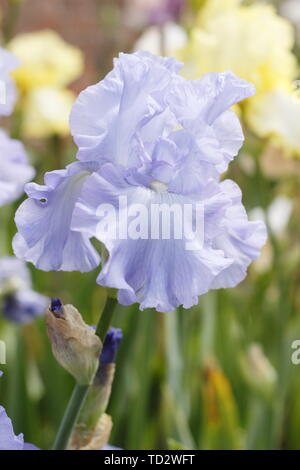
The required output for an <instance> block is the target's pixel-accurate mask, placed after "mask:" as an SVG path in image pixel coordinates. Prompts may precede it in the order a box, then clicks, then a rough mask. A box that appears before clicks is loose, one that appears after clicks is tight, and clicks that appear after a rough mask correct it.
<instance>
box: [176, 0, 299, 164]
mask: <svg viewBox="0 0 300 470" xmlns="http://www.w3.org/2000/svg"><path fill="white" fill-rule="evenodd" d="M293 46H294V31H293V28H292V25H291V24H290V23H289V22H288V21H287V20H286V19H284V18H282V17H280V16H279V15H278V14H277V13H276V10H275V9H274V8H273V7H272V6H270V5H263V4H260V3H257V4H252V5H244V4H242V3H241V2H240V1H239V0H224V1H222V2H220V1H219V0H207V1H206V3H205V5H204V8H202V10H201V11H200V13H199V16H198V18H197V21H196V24H195V27H194V28H193V29H192V31H191V35H190V40H189V42H188V44H187V46H186V47H184V48H182V49H181V50H179V51H178V53H177V54H176V55H177V57H178V58H179V59H181V60H183V61H184V62H185V68H184V74H185V76H187V77H189V78H199V77H200V76H201V75H203V74H204V73H206V72H220V71H224V70H231V71H233V72H235V73H236V74H237V75H239V76H240V77H242V78H244V79H246V80H248V81H250V82H252V83H253V84H254V85H255V87H256V89H257V95H256V96H254V97H252V98H250V99H248V100H246V101H245V102H244V103H243V105H242V107H243V109H244V110H245V116H246V122H247V124H248V125H249V127H250V128H251V129H252V130H253V131H254V132H255V133H256V134H257V135H258V136H260V137H263V138H265V137H266V138H269V139H270V141H271V142H273V143H274V144H276V145H277V146H279V147H281V148H283V149H284V150H285V153H286V154H287V155H290V154H293V155H295V154H296V155H300V98H297V96H296V92H295V90H293V89H292V83H294V81H295V79H296V78H297V74H298V66H297V61H296V57H295V56H294V54H293V52H292V48H293Z"/></svg>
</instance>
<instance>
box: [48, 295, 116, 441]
mask: <svg viewBox="0 0 300 470" xmlns="http://www.w3.org/2000/svg"><path fill="white" fill-rule="evenodd" d="M116 305H117V300H116V299H111V298H109V297H108V298H107V301H106V304H105V306H104V310H103V312H102V315H101V317H100V320H99V323H98V326H97V330H96V334H97V336H99V338H100V339H101V341H102V343H103V341H104V338H105V336H106V333H107V331H108V329H109V327H110V324H111V320H112V317H113V314H114V311H115V307H116ZM89 389H90V385H80V384H76V385H75V387H74V390H73V393H72V396H71V398H70V401H69V403H68V406H67V408H66V411H65V414H64V416H63V419H62V421H61V424H60V427H59V429H58V432H57V435H56V438H55V441H54V444H53V447H52V449H53V450H64V449H66V447H67V445H68V442H69V439H70V436H71V434H72V431H73V428H74V426H75V424H76V422H77V419H78V416H79V413H80V410H81V408H82V406H83V404H84V402H85V399H86V396H87V394H88V391H89Z"/></svg>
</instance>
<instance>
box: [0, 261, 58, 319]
mask: <svg viewBox="0 0 300 470" xmlns="http://www.w3.org/2000/svg"><path fill="white" fill-rule="evenodd" d="M48 305H49V299H48V298H47V297H45V296H43V295H41V294H38V293H37V292H35V291H34V290H32V285H31V276H30V272H29V270H28V268H27V266H26V265H25V263H24V262H23V261H21V260H18V259H17V258H14V257H9V256H7V257H4V258H0V311H1V312H2V313H3V316H4V317H5V318H6V319H7V320H10V321H13V322H15V323H29V322H32V321H33V320H34V318H35V317H37V316H40V315H42V314H43V313H44V312H45V310H46V308H47V306H48Z"/></svg>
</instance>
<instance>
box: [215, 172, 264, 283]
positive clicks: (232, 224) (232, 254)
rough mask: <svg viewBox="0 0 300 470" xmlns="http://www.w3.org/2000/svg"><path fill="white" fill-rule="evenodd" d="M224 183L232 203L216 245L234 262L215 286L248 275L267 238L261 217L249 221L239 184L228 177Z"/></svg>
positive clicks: (238, 281)
mask: <svg viewBox="0 0 300 470" xmlns="http://www.w3.org/2000/svg"><path fill="white" fill-rule="evenodd" d="M221 186H222V189H223V191H224V192H225V193H226V194H227V197H230V199H231V201H232V204H231V206H230V207H229V208H228V209H227V211H226V216H225V224H226V230H225V231H224V232H223V233H222V234H220V235H219V236H217V237H216V238H215V239H214V242H213V246H214V248H216V249H219V250H222V251H223V252H224V254H225V256H226V257H228V258H230V259H233V260H234V262H233V263H232V264H231V265H230V266H229V267H228V268H227V269H225V270H224V271H222V272H221V273H220V274H219V275H218V276H217V277H216V279H215V280H214V281H213V283H212V286H211V287H212V288H213V289H219V288H226V287H234V286H236V285H237V284H239V283H240V282H241V281H242V280H243V279H244V278H245V277H246V274H247V268H248V266H249V264H250V263H251V262H252V261H254V260H256V259H257V258H258V257H259V255H260V250H261V248H262V247H263V245H264V244H265V243H266V240H267V231H266V227H265V224H264V223H263V222H261V221H256V222H249V220H248V217H247V214H246V211H245V208H244V206H243V205H242V202H241V198H242V194H241V191H240V189H239V187H238V186H237V184H235V183H234V182H233V181H230V180H225V181H223V182H222V183H221Z"/></svg>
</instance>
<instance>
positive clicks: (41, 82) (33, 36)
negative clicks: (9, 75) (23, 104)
mask: <svg viewBox="0 0 300 470" xmlns="http://www.w3.org/2000/svg"><path fill="white" fill-rule="evenodd" d="M8 49H9V50H10V51H11V52H12V53H13V54H15V55H16V56H17V57H18V58H19V59H20V61H21V66H20V67H19V68H18V69H17V70H16V71H15V72H14V78H15V80H16V82H17V84H18V86H19V88H20V89H21V91H23V92H25V93H26V92H27V91H29V90H31V89H33V88H36V87H38V86H56V87H61V86H66V85H68V84H69V83H71V82H73V81H74V80H76V79H77V78H78V77H79V76H80V75H81V73H82V71H83V55H82V52H81V51H80V49H78V48H77V47H74V46H72V45H70V44H68V43H66V42H65V41H64V40H63V39H62V38H61V37H60V36H59V35H58V34H57V33H56V32H55V31H52V30H42V31H36V32H33V33H25V34H19V35H18V36H16V37H15V38H13V39H12V40H11V41H10V43H9V44H8Z"/></svg>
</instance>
